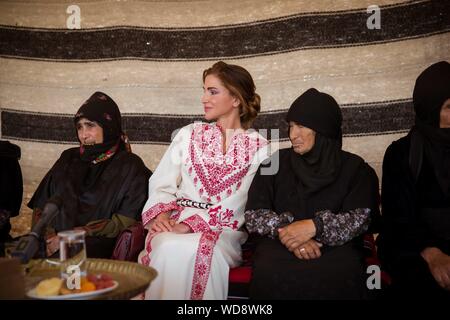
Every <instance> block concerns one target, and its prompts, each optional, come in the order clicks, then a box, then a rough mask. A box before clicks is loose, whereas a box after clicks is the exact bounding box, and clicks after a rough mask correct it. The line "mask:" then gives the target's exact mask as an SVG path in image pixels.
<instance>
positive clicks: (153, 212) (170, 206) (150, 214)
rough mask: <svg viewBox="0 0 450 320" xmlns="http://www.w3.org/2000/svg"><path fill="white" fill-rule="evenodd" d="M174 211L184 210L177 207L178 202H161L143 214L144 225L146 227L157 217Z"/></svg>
mask: <svg viewBox="0 0 450 320" xmlns="http://www.w3.org/2000/svg"><path fill="white" fill-rule="evenodd" d="M172 210H178V211H182V210H183V208H182V207H180V206H179V205H177V202H176V200H175V201H172V202H169V203H162V202H159V203H157V204H155V205H154V206H153V207H151V208H149V209H148V210H147V211H145V212H143V213H142V223H143V224H144V226H145V225H146V224H147V223H148V222H149V221H150V220H152V219H153V218H155V217H156V216H157V215H159V214H161V213H163V212H166V211H172Z"/></svg>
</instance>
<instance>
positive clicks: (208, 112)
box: [201, 74, 239, 121]
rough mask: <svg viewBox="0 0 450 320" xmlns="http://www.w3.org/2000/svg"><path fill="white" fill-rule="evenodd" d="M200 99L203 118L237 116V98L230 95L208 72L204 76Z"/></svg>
mask: <svg viewBox="0 0 450 320" xmlns="http://www.w3.org/2000/svg"><path fill="white" fill-rule="evenodd" d="M201 101H202V104H203V108H204V111H205V119H206V120H208V121H210V120H218V119H220V118H232V117H237V118H239V108H238V107H239V100H238V99H237V98H235V97H233V96H232V95H231V93H230V91H229V90H228V89H227V88H226V87H225V86H224V85H223V84H222V81H220V79H219V78H218V77H216V76H215V75H212V74H210V75H208V76H207V77H206V78H205V82H204V84H203V96H202V99H201Z"/></svg>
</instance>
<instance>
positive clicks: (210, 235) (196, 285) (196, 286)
mask: <svg viewBox="0 0 450 320" xmlns="http://www.w3.org/2000/svg"><path fill="white" fill-rule="evenodd" d="M219 236H220V231H208V232H205V233H202V235H201V237H200V241H199V244H198V248H197V256H196V258H195V266H194V277H193V279H192V288H191V299H192V300H200V299H203V295H204V294H205V289H206V285H207V284H208V278H209V273H210V269H211V260H212V256H213V252H214V246H215V245H216V243H217V239H219Z"/></svg>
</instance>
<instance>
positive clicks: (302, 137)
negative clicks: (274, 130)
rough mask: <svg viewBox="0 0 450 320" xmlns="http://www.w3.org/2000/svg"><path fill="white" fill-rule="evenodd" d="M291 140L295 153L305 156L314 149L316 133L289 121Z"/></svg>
mask: <svg viewBox="0 0 450 320" xmlns="http://www.w3.org/2000/svg"><path fill="white" fill-rule="evenodd" d="M289 139H290V140H291V143H292V147H293V148H294V151H295V152H296V153H298V154H301V155H304V154H305V153H307V152H309V151H311V149H312V148H313V147H314V143H315V142H316V132H315V131H314V130H312V129H310V128H307V127H304V126H302V125H300V124H298V123H296V122H294V121H289Z"/></svg>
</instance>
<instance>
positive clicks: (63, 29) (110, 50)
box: [0, 0, 450, 235]
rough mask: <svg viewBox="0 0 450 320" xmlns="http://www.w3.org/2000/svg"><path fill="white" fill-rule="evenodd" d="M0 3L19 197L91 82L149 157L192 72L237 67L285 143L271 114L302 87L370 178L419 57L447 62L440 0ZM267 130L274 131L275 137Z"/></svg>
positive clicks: (185, 111) (193, 103)
mask: <svg viewBox="0 0 450 320" xmlns="http://www.w3.org/2000/svg"><path fill="white" fill-rule="evenodd" d="M372 2H373V1H370V0H344V1H325V0H323V1H321V0H318V1H307V0H278V1H277V0H275V1H273V0H228V1H214V0H196V1H194V0H193V1H189V0H179V1H176V0H172V1H156V0H155V1H112V0H111V1H108V0H105V1H95V0H86V1H83V0H80V1H76V5H77V6H78V8H79V9H80V10H79V14H80V18H81V20H80V21H81V22H80V27H81V28H80V29H68V26H67V23H68V20H69V22H70V21H71V20H70V19H72V18H73V14H74V13H73V11H71V9H69V7H70V6H71V5H72V4H74V3H73V2H72V1H63V0H44V1H31V0H25V1H21V0H14V1H13V0H2V1H0V114H1V115H0V137H1V139H7V140H10V141H11V142H13V143H16V144H17V145H19V146H20V147H21V149H22V159H21V162H20V163H21V166H22V171H23V176H24V190H25V193H24V204H23V206H22V212H21V215H20V216H19V217H18V218H14V219H13V235H18V234H22V233H25V232H27V228H28V227H29V221H30V210H29V209H27V208H26V206H25V203H26V202H27V201H28V200H29V198H30V197H31V195H32V193H33V192H34V190H35V189H36V187H37V184H38V183H39V181H40V180H41V179H42V178H43V176H44V174H45V173H46V172H47V171H48V169H49V168H50V167H51V165H52V164H53V163H54V162H55V161H56V159H57V158H58V157H59V155H60V153H61V152H62V151H63V150H64V149H66V148H68V147H71V146H75V145H76V136H75V130H74V127H73V122H72V117H73V114H74V113H75V111H76V110H77V109H78V108H79V106H80V105H81V104H82V103H83V101H84V100H85V99H86V98H88V97H89V96H90V95H91V94H92V93H93V92H94V91H98V90H99V91H104V92H105V93H107V94H108V95H110V96H111V97H112V98H113V99H114V100H115V101H116V102H117V103H118V105H119V107H120V109H121V111H122V113H123V115H124V117H123V122H124V129H125V131H126V132H127V134H128V135H129V137H130V140H131V142H132V146H133V151H134V152H135V153H137V154H138V155H139V156H141V157H142V158H143V160H144V162H145V163H146V164H147V166H148V167H149V168H150V169H152V170H153V169H155V167H156V166H157V164H158V162H159V160H160V158H161V157H162V154H163V153H164V151H165V150H166V148H167V145H168V144H169V143H170V140H171V137H172V135H173V132H174V131H175V130H176V129H177V128H179V127H181V126H183V125H185V124H188V123H190V122H193V121H195V120H200V119H201V118H202V111H203V109H202V105H201V103H200V96H201V94H202V82H201V75H202V71H203V70H204V69H205V68H207V67H209V66H211V65H212V63H214V62H215V61H218V60H223V61H226V62H229V63H235V64H239V65H242V66H244V67H245V68H247V69H248V70H249V71H250V73H251V74H252V75H253V77H254V79H255V83H256V87H257V92H258V93H259V94H260V95H261V98H262V113H261V114H260V116H259V117H258V119H257V121H256V122H255V128H257V129H269V132H270V129H280V132H279V136H278V137H276V136H274V135H272V136H271V135H269V137H271V138H272V141H273V142H275V143H274V146H275V148H277V147H285V146H288V145H289V142H288V139H287V138H288V137H287V131H286V126H285V123H284V116H285V114H286V111H287V109H288V108H289V106H290V104H291V102H292V101H293V100H294V99H295V98H296V97H297V96H298V95H300V94H301V93H302V92H304V91H305V90H306V89H308V88H310V87H315V88H317V89H318V90H321V91H325V92H327V93H330V94H331V95H333V96H334V97H335V98H336V100H337V101H338V102H339V103H340V105H341V107H342V109H343V116H344V124H343V132H344V149H345V150H348V151H351V152H355V153H357V154H359V155H361V156H362V157H363V158H364V159H366V161H368V162H369V163H370V164H371V165H372V166H373V167H374V168H375V170H376V171H377V173H378V175H379V177H381V175H380V173H381V162H382V159H383V155H384V151H385V149H386V147H387V146H388V145H389V144H390V143H391V142H392V141H393V140H396V139H398V138H400V137H401V136H403V135H405V133H406V132H407V131H408V129H409V128H410V127H411V125H412V123H413V120H414V115H413V110H412V101H411V96H412V90H413V86H414V81H415V79H416V77H417V76H418V75H419V73H420V72H421V71H422V70H423V69H424V68H426V67H427V66H428V65H430V64H432V63H434V62H437V61H440V60H447V61H449V60H450V3H449V2H448V1H399V0H380V1H377V5H378V6H379V9H380V11H379V18H380V20H379V21H378V22H379V23H380V24H379V27H380V28H379V29H377V28H375V29H370V28H368V20H370V19H371V17H372V18H373V15H374V12H375V11H372V10H368V7H369V6H370V5H371V4H373V3H372ZM278 142H279V143H278Z"/></svg>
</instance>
